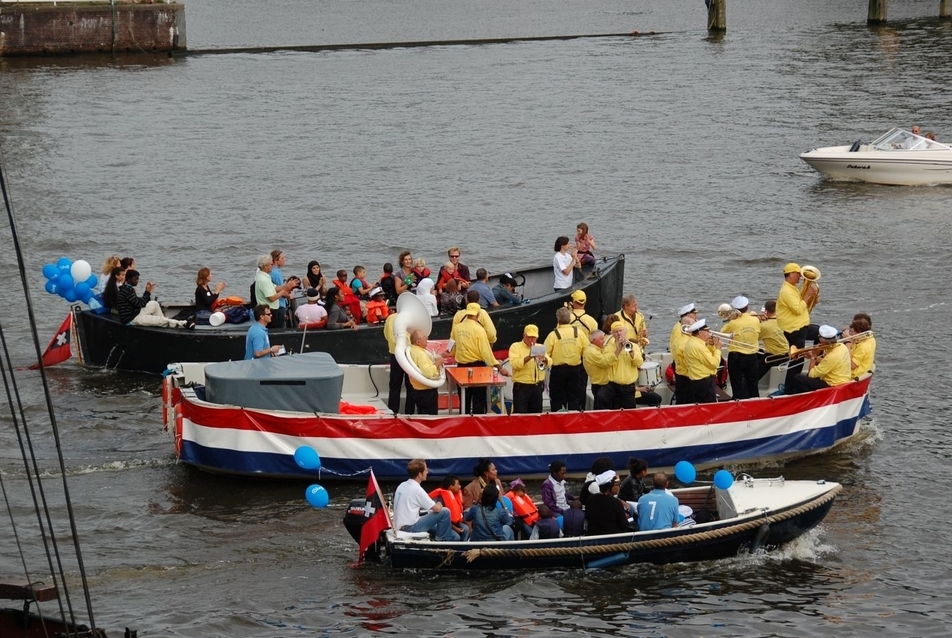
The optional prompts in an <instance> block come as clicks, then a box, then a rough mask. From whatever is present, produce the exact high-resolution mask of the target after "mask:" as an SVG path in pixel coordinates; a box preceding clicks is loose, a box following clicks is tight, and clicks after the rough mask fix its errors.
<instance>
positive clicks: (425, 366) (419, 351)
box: [410, 344, 440, 390]
mask: <svg viewBox="0 0 952 638" xmlns="http://www.w3.org/2000/svg"><path fill="white" fill-rule="evenodd" d="M410 360H411V361H413V363H414V364H415V365H416V367H417V368H419V369H420V374H422V375H423V376H424V377H426V378H427V379H434V380H436V379H439V378H440V369H439V368H437V367H436V363H434V362H433V357H431V356H430V353H429V352H427V351H426V348H421V347H420V346H418V345H415V344H414V345H412V346H410ZM410 385H412V386H413V387H414V389H416V390H429V389H430V387H429V386H426V385H423V384H422V383H420V382H418V381H417V380H416V379H414V378H413V377H412V376H411V377H410Z"/></svg>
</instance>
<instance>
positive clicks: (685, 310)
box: [678, 303, 697, 317]
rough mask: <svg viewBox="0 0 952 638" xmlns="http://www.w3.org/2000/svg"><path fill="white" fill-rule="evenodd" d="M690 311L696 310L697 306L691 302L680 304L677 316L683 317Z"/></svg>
mask: <svg viewBox="0 0 952 638" xmlns="http://www.w3.org/2000/svg"><path fill="white" fill-rule="evenodd" d="M692 312H697V306H695V305H694V304H693V303H689V304H688V305H686V306H681V307H680V308H678V316H679V317H683V316H684V315H686V314H690V313H692Z"/></svg>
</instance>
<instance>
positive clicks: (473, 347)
mask: <svg viewBox="0 0 952 638" xmlns="http://www.w3.org/2000/svg"><path fill="white" fill-rule="evenodd" d="M463 312H464V313H465V314H464V316H465V319H463V320H462V321H460V322H459V323H457V324H453V329H452V331H451V332H450V338H451V339H452V340H453V341H454V342H455V343H454V344H453V356H454V357H455V358H456V365H457V366H464V367H465V366H470V367H482V366H491V367H494V368H496V369H497V370H499V374H501V375H503V376H509V373H508V372H506V369H505V368H503V367H502V364H501V363H499V362H498V361H496V357H495V356H493V350H492V347H491V346H490V345H489V337H487V336H486V329H485V328H483V326H482V325H481V324H480V322H479V304H478V303H469V304H467V305H466V309H465V310H464V311H463ZM486 408H487V402H486V392H485V390H483V389H482V388H475V389H474V390H473V391H470V392H467V393H466V405H465V406H463V409H464V410H465V411H466V413H468V414H486Z"/></svg>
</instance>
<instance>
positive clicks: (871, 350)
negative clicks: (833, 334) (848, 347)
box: [851, 337, 876, 377]
mask: <svg viewBox="0 0 952 638" xmlns="http://www.w3.org/2000/svg"><path fill="white" fill-rule="evenodd" d="M851 355H852V357H853V376H854V377H861V376H863V375H864V374H866V373H867V372H869V371H870V370H872V369H873V362H874V360H875V358H876V337H863V338H862V339H858V340H857V341H856V343H855V344H854V345H853V351H852V353H851Z"/></svg>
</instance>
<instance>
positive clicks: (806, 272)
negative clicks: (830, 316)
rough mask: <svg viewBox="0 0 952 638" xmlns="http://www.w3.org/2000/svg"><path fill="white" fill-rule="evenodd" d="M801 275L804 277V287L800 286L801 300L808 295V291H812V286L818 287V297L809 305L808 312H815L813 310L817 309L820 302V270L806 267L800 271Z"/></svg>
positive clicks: (814, 267)
mask: <svg viewBox="0 0 952 638" xmlns="http://www.w3.org/2000/svg"><path fill="white" fill-rule="evenodd" d="M800 274H801V275H802V276H803V285H802V286H800V298H801V299H802V298H803V296H804V295H805V294H806V292H807V290H809V289H810V286H815V287H816V295H815V296H814V297H813V299H812V300H811V301H810V303H809V304H808V305H807V312H813V308H815V307H816V305H817V303H818V302H819V301H820V284H818V283H817V282H818V281H820V269H819V268H817V267H816V266H804V267H803V268H801V269H800Z"/></svg>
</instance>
